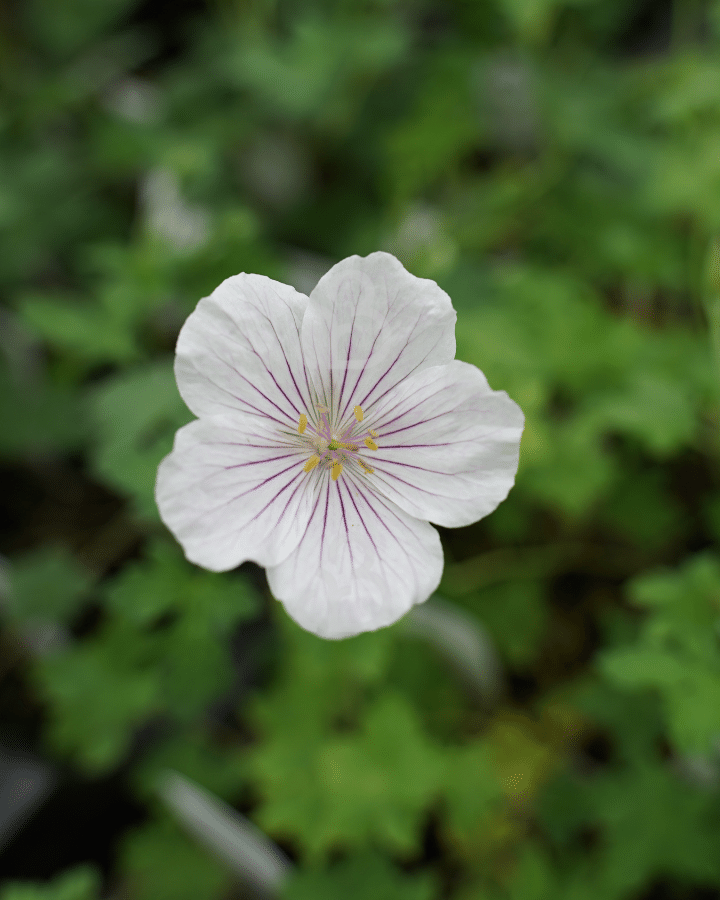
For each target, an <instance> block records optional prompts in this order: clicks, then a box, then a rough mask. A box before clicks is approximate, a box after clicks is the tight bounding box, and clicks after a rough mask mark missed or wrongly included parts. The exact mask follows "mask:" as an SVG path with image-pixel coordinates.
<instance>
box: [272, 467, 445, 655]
mask: <svg viewBox="0 0 720 900" xmlns="http://www.w3.org/2000/svg"><path fill="white" fill-rule="evenodd" d="M371 477H372V476H371ZM318 481H319V487H320V490H319V492H318V495H317V498H316V502H315V505H314V508H313V511H312V514H311V517H310V522H309V524H308V527H307V531H306V532H305V535H304V536H303V538H302V540H301V541H300V543H299V544H298V546H297V547H296V548H295V550H293V552H292V553H291V554H290V555H289V556H288V557H287V559H284V560H283V561H282V562H280V563H279V564H278V565H276V566H273V567H272V568H269V569H268V570H267V578H268V584H269V585H270V590H271V591H272V593H273V595H274V596H275V597H276V598H277V599H278V600H281V601H282V603H283V605H284V606H285V609H286V610H287V612H288V614H289V615H290V616H291V617H292V618H293V619H294V620H295V621H296V622H297V623H298V625H300V626H301V627H302V628H305V629H306V630H307V631H311V632H313V633H314V634H317V635H319V636H320V637H324V638H343V637H351V636H352V635H356V634H360V633H361V632H363V631H374V630H376V629H377V628H382V627H384V626H385V625H390V624H391V623H392V622H395V621H397V620H398V619H399V618H400V617H401V616H403V615H405V613H406V612H407V611H408V610H409V609H410V608H411V607H412V606H413V605H414V604H416V603H422V602H423V601H424V600H427V598H428V597H429V596H430V594H432V592H433V591H434V590H435V588H436V587H437V586H438V584H439V583H440V576H441V575H442V567H443V554H442V547H441V545H440V537H439V535H438V533H437V531H436V530H435V529H434V528H433V527H432V526H431V525H429V524H428V523H427V522H421V521H420V520H419V519H414V518H413V517H411V516H408V515H407V514H406V513H404V512H403V511H402V510H401V509H398V507H397V506H395V504H394V503H391V502H390V501H388V500H385V499H384V498H383V497H381V496H379V495H378V494H377V493H375V492H374V491H373V490H372V489H371V488H370V486H369V485H367V484H362V483H360V482H359V480H358V479H357V478H355V477H353V476H350V477H346V475H345V473H344V472H343V474H342V475H341V476H340V478H338V480H337V481H335V482H333V481H332V480H331V479H330V478H329V476H328V475H327V473H324V472H320V473H318Z"/></svg>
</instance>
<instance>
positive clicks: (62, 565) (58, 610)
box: [8, 546, 93, 624]
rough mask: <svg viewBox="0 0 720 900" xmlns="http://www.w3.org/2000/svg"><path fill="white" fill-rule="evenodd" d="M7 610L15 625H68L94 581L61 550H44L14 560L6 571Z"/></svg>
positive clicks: (75, 561) (58, 547)
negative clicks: (47, 622)
mask: <svg viewBox="0 0 720 900" xmlns="http://www.w3.org/2000/svg"><path fill="white" fill-rule="evenodd" d="M8 574H9V579H10V592H9V597H8V599H9V609H10V612H11V614H12V616H13V617H14V618H15V619H17V620H18V621H27V620H33V619H44V620H50V621H52V622H62V623H65V624H66V623H69V622H70V621H71V620H72V618H73V616H74V615H75V614H76V613H77V612H78V610H79V609H80V608H81V607H82V605H83V603H84V602H85V601H86V600H87V597H88V593H89V590H90V587H91V586H92V582H93V579H92V577H91V575H90V573H89V572H88V571H87V570H86V569H84V568H83V567H82V566H81V565H80V563H78V562H77V560H76V559H75V557H74V556H73V555H72V554H71V553H70V552H69V551H68V550H67V549H66V548H65V547H61V546H54V547H53V546H46V547H42V548H39V549H38V550H34V551H32V552H30V553H27V554H25V555H24V556H22V557H20V558H19V559H15V560H13V562H12V565H11V566H10V568H9V573H8Z"/></svg>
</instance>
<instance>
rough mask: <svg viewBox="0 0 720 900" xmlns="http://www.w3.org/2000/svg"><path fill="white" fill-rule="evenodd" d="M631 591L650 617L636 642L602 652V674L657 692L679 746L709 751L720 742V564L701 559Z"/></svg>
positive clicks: (652, 576)
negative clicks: (646, 609)
mask: <svg viewBox="0 0 720 900" xmlns="http://www.w3.org/2000/svg"><path fill="white" fill-rule="evenodd" d="M628 592H629V594H630V597H631V599H632V600H633V601H634V602H635V603H637V604H640V605H642V606H645V607H646V608H648V615H647V618H646V619H645V621H644V623H643V625H642V628H641V630H640V633H639V635H638V637H637V639H636V640H635V641H633V642H631V643H629V644H627V645H624V646H620V647H615V648H607V649H605V650H604V651H602V652H601V653H600V655H599V658H598V665H599V667H600V670H601V671H602V672H603V674H604V675H605V677H607V678H608V679H610V680H612V681H613V682H614V683H616V684H618V685H620V686H623V687H626V688H629V689H639V688H654V689H656V690H657V691H658V692H659V693H660V696H661V697H662V700H663V703H664V705H665V709H666V715H667V719H668V727H669V731H670V735H671V738H672V740H673V742H674V743H675V745H676V746H677V747H678V749H679V750H681V751H682V752H686V753H687V752H698V753H707V752H708V750H709V749H710V748H711V747H712V746H713V745H714V743H715V742H716V741H717V739H718V738H719V737H720V647H719V646H718V634H719V633H720V603H719V601H718V597H719V596H720V561H719V560H718V559H717V557H716V556H714V555H713V554H710V553H702V554H698V555H696V556H695V557H694V558H691V559H689V560H688V561H687V562H686V563H685V564H684V565H682V566H681V567H680V568H679V569H678V570H676V571H671V570H661V571H657V572H650V573H647V574H645V575H642V576H640V577H638V578H637V579H635V580H634V581H633V582H631V583H630V586H629V589H628Z"/></svg>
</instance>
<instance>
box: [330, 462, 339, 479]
mask: <svg viewBox="0 0 720 900" xmlns="http://www.w3.org/2000/svg"><path fill="white" fill-rule="evenodd" d="M341 472H342V463H335V465H334V466H333V467H332V473H331V476H330V477H331V478H332V480H333V481H337V480H338V476H339V475H340V473H341Z"/></svg>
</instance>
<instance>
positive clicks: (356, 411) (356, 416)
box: [355, 406, 363, 422]
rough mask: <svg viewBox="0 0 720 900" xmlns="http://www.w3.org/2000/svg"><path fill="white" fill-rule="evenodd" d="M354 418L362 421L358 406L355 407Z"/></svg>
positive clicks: (360, 410)
mask: <svg viewBox="0 0 720 900" xmlns="http://www.w3.org/2000/svg"><path fill="white" fill-rule="evenodd" d="M355 418H356V419H357V420H358V422H362V420H363V411H362V409H361V408H360V407H359V406H356V407H355Z"/></svg>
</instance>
